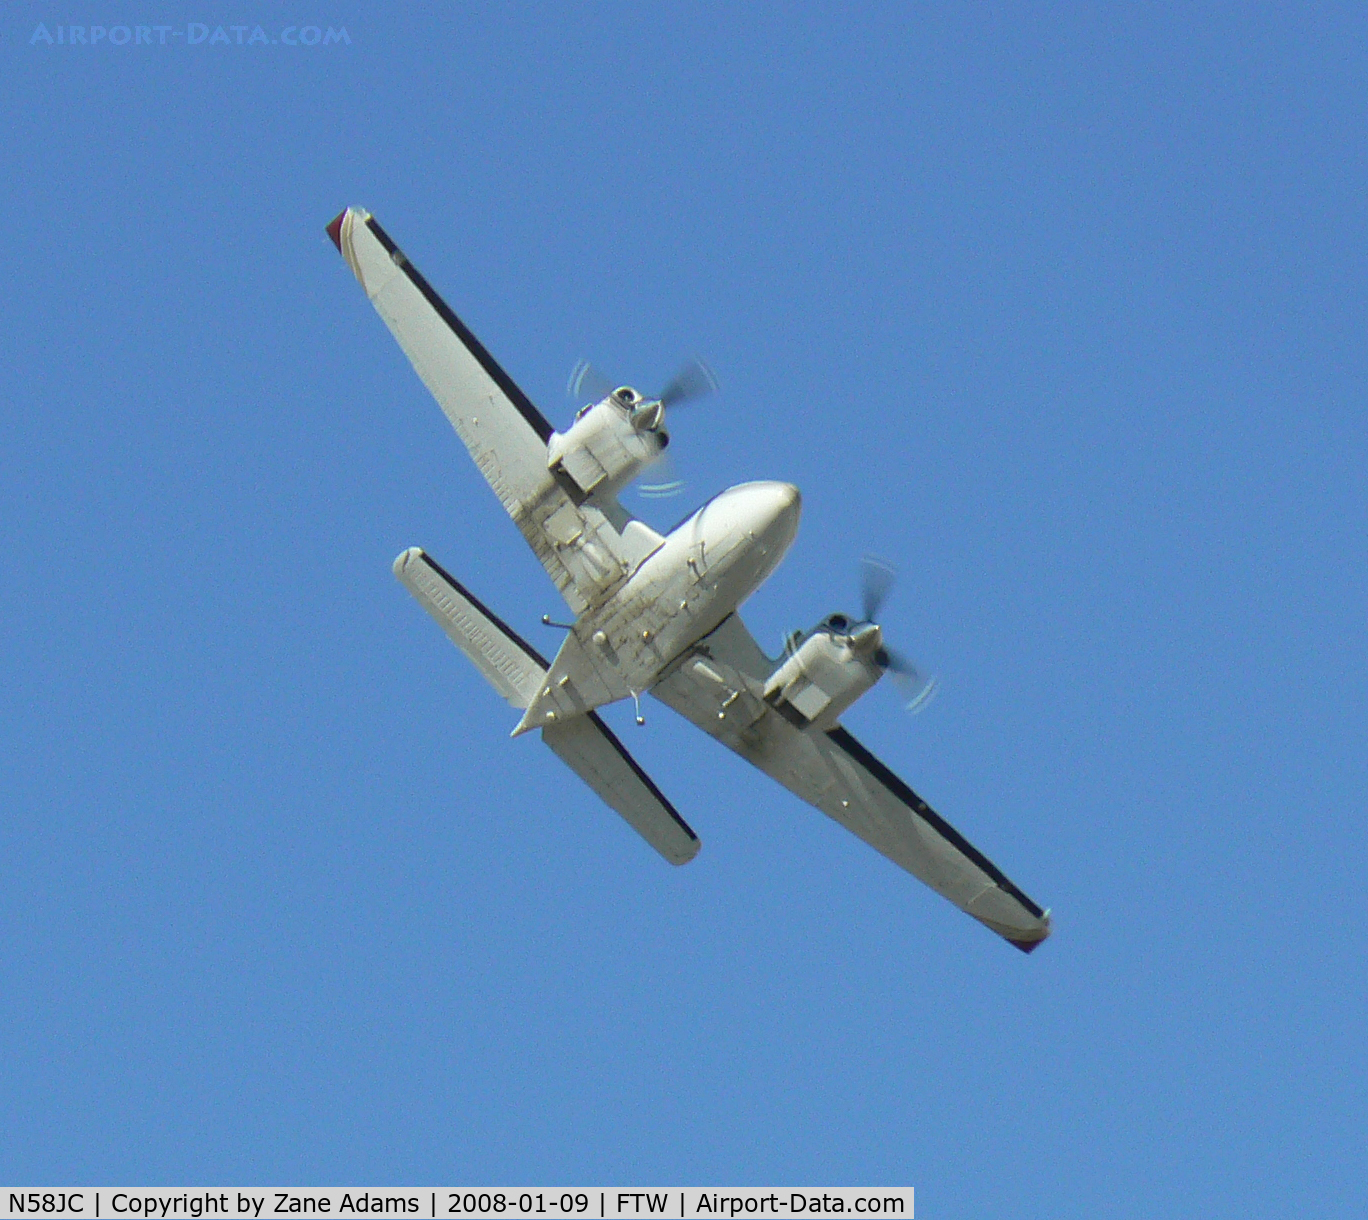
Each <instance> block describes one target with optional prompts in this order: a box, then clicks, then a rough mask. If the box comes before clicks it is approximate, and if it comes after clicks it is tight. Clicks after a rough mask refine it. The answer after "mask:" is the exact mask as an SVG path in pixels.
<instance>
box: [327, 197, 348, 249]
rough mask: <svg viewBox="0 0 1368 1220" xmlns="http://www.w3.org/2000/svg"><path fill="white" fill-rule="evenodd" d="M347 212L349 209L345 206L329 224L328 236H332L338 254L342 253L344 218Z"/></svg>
mask: <svg viewBox="0 0 1368 1220" xmlns="http://www.w3.org/2000/svg"><path fill="white" fill-rule="evenodd" d="M346 214H347V209H346V208H343V209H342V210H341V211H340V212H338V214H337V215H336V216H335V217H333V219H332V222H331V223H330V224H329V225H328V236H329V237H331V238H332V244H333V245H334V246H336V247H337V252H338V254H341V253H342V218H343V217H344V216H346Z"/></svg>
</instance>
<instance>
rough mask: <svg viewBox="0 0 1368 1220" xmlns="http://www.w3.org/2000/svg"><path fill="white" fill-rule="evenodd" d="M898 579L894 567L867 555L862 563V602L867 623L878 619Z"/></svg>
mask: <svg viewBox="0 0 1368 1220" xmlns="http://www.w3.org/2000/svg"><path fill="white" fill-rule="evenodd" d="M897 579H898V574H897V572H895V571H894V570H893V565H892V564H889V563H885V562H884V561H883V560H882V559H876V558H875V557H874V556H873V555H866V556H865V557H864V558H863V559H862V560H861V561H860V600H861V605H862V606H863V608H864V620H865V622H866V623H872V622H875V621H876V620H877V619H878V617H879V611H880V609H881V608H882V607H883V604H884V602H885V601H886V600H887V599H888V595H889V593H890V592H891V591H892V589H893V585H894V584H895V583H896V581H897Z"/></svg>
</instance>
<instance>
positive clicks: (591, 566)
mask: <svg viewBox="0 0 1368 1220" xmlns="http://www.w3.org/2000/svg"><path fill="white" fill-rule="evenodd" d="M327 230H328V235H329V236H330V237H331V238H332V240H333V242H334V244H336V246H337V248H338V250H339V251H340V252H341V253H342V255H343V257H344V258H345V259H346V260H347V263H348V265H349V266H350V267H351V269H352V271H353V272H355V273H356V278H357V279H358V280H360V281H361V286H362V287H363V288H364V289H365V290H366V295H367V296H368V297H369V298H370V300H371V303H372V304H373V305H374V306H375V308H376V310H377V312H378V313H379V314H380V316H381V317H382V318H383V319H384V320H385V324H386V325H387V326H388V327H389V328H390V331H391V332H392V333H393V335H394V337H395V338H396V339H397V340H398V341H399V346H400V347H402V348H403V349H404V353H405V354H406V355H407V356H408V358H409V360H410V361H411V362H412V364H413V367H414V368H415V369H416V370H417V372H418V375H419V376H420V377H421V378H422V379H423V381H424V383H425V384H426V385H427V388H428V389H429V390H430V391H432V394H433V396H434V397H435V398H436V399H437V401H438V403H439V404H440V405H441V407H442V410H443V411H444V412H445V413H446V416H447V418H448V419H449V420H450V421H451V423H452V426H453V427H454V428H455V429H456V433H457V435H458V436H459V437H460V438H461V440H462V441H463V442H465V446H466V448H467V449H468V450H469V451H470V455H471V457H472V458H474V459H475V464H476V466H478V467H479V469H480V472H481V473H482V474H483V475H484V477H485V478H486V479H487V480H488V482H489V485H490V486H491V487H492V488H493V489H494V493H495V495H497V496H498V497H499V499H500V501H502V503H503V506H504V508H505V509H507V511H508V514H509V516H511V517H512V518H513V521H514V524H516V525H517V527H518V529H519V530H520V531H521V532H522V535H523V537H524V538H526V539H527V541H528V544H529V545H530V546H531V547H532V550H533V551H534V552H535V553H536V556H537V558H538V559H539V560H540V561H541V564H542V566H543V567H544V568H545V569H546V571H547V572H548V573H549V574H550V576H551V579H552V580H553V581H554V582H555V584H556V587H557V588H558V589H559V590H560V592H561V594H562V595H563V596H564V598H565V600H566V602H567V603H568V604H569V607H570V610H571V611H572V612H573V614H574V616H575V621H574V623H573V625H571V626H570V627H569V630H568V632H567V634H566V636H565V642H564V643H563V644H562V645H561V648H560V651H559V652H557V653H556V655H555V657H554V659H552V660H551V661H549V662H548V661H546V660H545V659H544V658H543V657H542V656H541V655H540V654H539V653H538V652H537V651H536V650H535V649H534V648H532V647H531V646H530V645H529V644H527V643H526V641H524V640H523V639H521V638H520V637H519V636H518V635H517V634H516V633H515V632H514V631H513V630H511V629H510V628H509V627H508V626H507V624H505V623H504V622H502V621H501V620H500V619H499V618H498V617H497V616H496V615H495V614H494V613H493V612H492V611H490V610H489V609H487V608H486V607H485V606H484V605H483V604H482V603H481V602H480V601H479V600H477V599H476V597H475V596H474V595H473V594H472V593H470V592H469V591H468V590H467V589H465V588H464V587H463V586H462V585H461V584H460V583H459V582H458V581H457V580H455V579H454V578H453V577H452V576H450V575H449V574H448V573H447V572H445V571H444V570H443V569H442V568H441V567H439V566H438V565H437V564H436V563H435V562H434V561H433V560H432V559H431V558H429V556H428V555H426V554H425V553H424V552H423V551H422V550H420V549H418V548H417V547H411V548H410V549H409V550H407V551H405V552H404V553H403V554H402V555H400V556H399V557H398V558H397V559H396V560H395V561H394V573H395V575H396V576H397V577H398V578H399V580H400V581H401V582H402V583H403V585H404V587H405V588H407V589H408V591H409V592H410V593H411V594H413V596H414V597H415V598H416V599H417V600H418V602H419V603H420V604H421V605H422V607H423V608H424V609H425V610H426V611H427V612H428V613H429V614H430V615H432V617H433V618H434V619H436V620H437V622H438V624H439V625H440V626H441V628H442V630H443V631H445V632H446V633H447V635H448V636H449V637H450V638H451V640H452V641H453V643H455V644H456V645H457V647H459V648H460V649H461V651H462V652H464V653H465V654H466V656H468V657H469V658H470V659H471V661H473V662H474V664H475V667H476V668H477V669H478V670H479V671H480V673H481V674H483V675H484V677H485V678H486V679H487V680H488V681H489V683H490V685H491V686H493V687H494V689H495V690H496V691H498V692H499V694H500V695H502V696H503V697H504V698H505V699H506V700H508V702H509V703H510V704H512V706H513V707H514V708H516V709H517V710H518V711H519V712H521V713H522V719H521V720H520V721H519V722H518V724H517V727H516V728H515V729H514V730H513V735H514V736H517V735H518V734H520V733H526V732H529V731H530V730H532V729H538V730H540V732H541V735H542V740H543V741H544V742H546V744H547V745H548V746H550V747H551V749H552V750H553V751H555V753H556V754H558V755H559V756H560V757H561V759H562V760H564V762H565V763H566V764H567V765H568V766H569V767H570V769H571V770H572V771H574V772H575V773H576V774H577V775H578V776H579V777H580V778H581V779H583V780H584V782H585V783H587V784H588V785H589V786H590V787H591V788H592V789H593V790H594V791H595V792H597V793H598V794H599V795H600V796H601V797H602V798H603V799H604V800H605V801H606V802H607V803H608V804H609V805H610V806H611V807H612V808H613V809H615V810H616V811H617V812H618V813H620V814H621V815H622V816H623V817H624V818H625V819H626V820H627V822H628V823H629V824H630V825H631V826H632V827H633V828H634V829H635V830H636V831H637V832H638V833H639V834H640V835H641V837H642V838H644V839H645V840H646V841H647V842H648V843H649V844H650V845H651V846H652V847H654V848H655V849H656V850H657V851H658V852H659V853H660V854H661V855H662V856H664V857H665V859H667V860H668V861H670V862H671V863H672V864H684V863H687V862H688V861H689V860H692V859H693V858H694V856H695V855H697V854H698V848H699V841H698V836H697V835H696V834H694V832H693V831H692V830H691V829H690V828H689V825H688V823H686V822H685V821H684V819H683V818H682V817H680V815H679V813H678V812H677V811H676V810H675V808H674V806H673V805H671V804H670V802H669V801H668V800H666V799H665V797H664V796H663V795H662V794H661V792H660V789H658V788H657V787H656V786H655V784H654V783H652V782H651V779H650V777H649V776H648V775H646V773H645V772H644V771H642V769H641V768H640V767H639V766H638V765H637V763H636V762H635V761H634V760H633V758H632V756H631V755H630V754H628V752H627V750H626V749H625V748H624V747H623V745H622V743H621V742H620V741H619V740H618V738H617V737H616V736H615V735H614V734H613V732H612V731H611V730H610V729H609V728H608V726H607V725H606V724H604V722H603V720H602V719H601V718H600V717H599V715H598V714H597V712H596V711H595V709H596V708H598V707H601V706H603V705H604V704H607V703H612V702H615V701H617V700H620V699H627V698H631V699H632V700H633V702H634V703H636V705H637V719H638V722H640V720H641V712H640V704H639V702H638V700H639V697H640V695H641V694H642V693H644V692H646V691H649V692H650V693H651V694H653V695H655V697H656V698H658V699H660V700H661V701H662V702H663V703H665V704H667V705H668V706H670V707H672V708H674V710H675V711H677V712H679V713H680V714H681V715H682V716H684V717H685V718H686V719H688V720H691V721H693V723H694V724H696V725H697V726H698V727H699V728H701V729H702V730H703V731H704V732H705V733H707V734H708V735H709V736H711V737H714V738H716V739H717V740H718V741H720V742H721V743H722V744H723V745H725V746H727V747H728V748H729V749H731V750H734V751H736V753H738V754H739V755H741V757H742V758H744V759H746V761H747V762H750V763H753V764H754V765H755V766H757V767H759V768H760V770H762V771H764V772H765V773H766V774H767V775H769V776H771V777H772V778H773V779H776V780H778V782H779V783H781V784H782V785H783V786H784V787H786V788H788V789H789V791H791V792H793V793H794V794H795V795H796V796H798V797H799V798H801V799H802V800H804V801H807V802H808V803H809V804H811V805H813V806H815V807H816V808H818V809H820V810H821V811H822V812H823V813H825V814H827V815H828V816H829V817H831V818H834V819H835V820H836V821H837V822H839V823H840V824H841V825H842V826H844V827H845V828H846V829H847V830H850V831H852V832H853V833H854V834H856V835H858V836H859V837H860V838H862V839H863V840H864V841H865V842H866V843H868V844H869V845H870V846H871V847H873V848H874V849H875V850H876V851H879V852H882V853H883V854H884V855H885V856H887V857H888V858H889V859H890V860H892V861H893V862H894V863H895V864H898V865H900V866H901V867H903V868H904V869H906V870H907V871H908V872H909V873H911V874H912V875H913V876H915V877H918V878H920V879H921V880H922V881H924V882H926V884H927V885H929V886H930V887H931V888H932V889H933V890H935V891H936V892H937V893H938V894H941V895H943V896H944V897H946V898H948V899H949V900H950V901H951V902H953V903H954V904H955V905H956V906H958V907H960V908H961V909H962V910H964V911H967V912H968V913H969V914H970V915H972V916H973V917H974V918H975V919H977V920H979V921H980V922H981V923H984V924H986V925H987V926H988V927H989V928H991V929H992V930H993V931H994V932H997V933H998V934H999V935H1000V936H1003V937H1005V938H1006V939H1007V940H1009V941H1010V942H1011V943H1012V944H1014V945H1016V947H1017V948H1019V949H1021V950H1023V951H1024V952H1026V953H1029V952H1031V950H1033V949H1034V948H1035V947H1036V946H1037V945H1038V944H1040V942H1041V941H1043V940H1044V939H1045V938H1046V937H1047V936H1049V934H1050V915H1049V912H1048V911H1044V910H1042V909H1041V908H1040V907H1038V906H1037V905H1036V904H1035V903H1034V902H1032V901H1031V900H1030V899H1029V898H1028V897H1026V895H1025V894H1024V893H1022V891H1021V890H1020V889H1018V888H1017V887H1016V886H1015V885H1013V884H1012V882H1011V881H1009V880H1008V879H1007V877H1006V876H1005V875H1004V874H1003V873H1002V871H1001V870H1000V869H998V868H997V866H996V865H994V864H993V863H992V861H990V860H989V859H988V858H987V857H986V856H984V855H983V853H982V852H980V851H979V850H978V849H977V848H975V847H974V846H973V845H972V844H971V843H969V842H968V840H966V839H965V838H964V836H963V835H961V834H960V833H959V832H958V831H957V830H955V828H954V827H952V826H951V825H949V823H947V822H946V821H945V820H944V819H943V818H941V817H940V815H939V814H937V813H936V812H935V811H934V810H932V809H931V808H930V806H928V805H927V803H926V802H925V801H923V800H922V799H921V797H919V796H918V795H917V794H916V793H915V792H913V791H912V789H911V788H909V787H908V786H907V785H906V784H905V783H903V781H902V780H900V779H899V778H898V777H897V776H896V775H894V774H893V772H892V771H890V770H889V769H888V767H886V766H885V765H884V764H883V763H881V762H880V761H879V760H878V759H877V758H875V757H874V755H872V754H871V753H870V752H869V751H868V750H867V749H865V748H864V746H862V745H861V744H860V743H859V742H858V741H856V740H855V738H854V737H852V736H851V735H850V733H849V732H847V731H846V729H844V728H843V727H842V726H841V724H840V721H839V717H840V715H841V713H842V712H843V711H845V709H846V708H848V707H849V706H850V705H851V704H852V703H853V702H854V701H855V700H856V699H857V698H859V696H860V695H862V694H863V693H864V692H865V691H867V690H868V689H869V688H870V687H872V686H873V685H874V684H875V683H876V682H877V681H879V679H880V678H881V677H882V676H883V673H884V672H885V670H887V669H890V668H892V669H896V668H897V663H896V655H895V654H892V653H890V652H889V650H888V649H887V648H886V647H885V646H884V644H883V642H882V633H881V631H880V629H879V627H878V625H877V624H875V623H874V622H873V621H870V620H872V619H873V618H874V616H875V614H876V613H877V603H878V600H879V598H878V597H877V596H874V597H868V596H867V598H866V613H865V618H864V620H862V621H859V622H853V621H851V620H850V619H848V618H847V617H846V616H844V615H831V616H829V617H828V618H826V619H825V620H823V622H822V623H821V624H819V625H818V626H817V627H816V628H815V629H814V630H813V631H811V632H808V633H806V634H805V635H803V636H795V637H791V639H790V642H789V647H788V648H787V649H786V655H785V656H783V657H781V658H780V659H779V660H777V661H776V660H771V659H770V658H769V657H767V656H766V655H765V654H764V653H763V652H762V651H761V649H760V647H759V645H758V644H756V642H755V640H754V639H753V638H752V636H751V634H750V632H749V631H747V630H746V627H745V625H744V624H743V623H742V622H741V619H740V617H739V616H738V614H737V607H738V606H740V605H741V603H742V602H744V601H745V600H746V598H747V597H749V596H750V595H751V594H752V593H753V592H755V590H756V589H757V588H758V587H759V586H760V584H761V583H762V582H763V581H764V580H765V578H766V577H767V576H769V574H770V573H771V572H773V571H774V569H775V566H776V565H777V564H778V563H779V560H780V559H781V558H783V555H784V553H785V551H787V550H788V548H789V546H790V544H791V543H792V542H793V538H794V534H795V533H796V532H797V529H798V513H799V504H800V497H799V494H798V489H797V488H796V487H793V486H792V485H790V484H788V483H773V482H759V483H743V484H741V485H740V486H738V487H733V488H730V489H729V490H727V491H724V492H722V493H721V494H720V495H718V496H714V497H713V498H712V499H711V500H709V501H708V502H707V503H706V504H705V505H703V507H702V508H700V509H699V510H698V511H697V512H696V513H694V514H693V515H692V516H691V517H689V518H688V519H687V520H686V521H684V523H683V524H681V525H680V526H678V527H677V528H676V529H674V530H673V531H672V532H671V533H670V534H668V535H667V536H664V537H662V536H661V535H660V534H658V533H656V532H655V530H653V529H651V528H650V527H649V526H648V525H646V524H645V523H644V522H642V521H638V520H636V519H635V518H633V517H632V516H631V515H630V514H629V513H628V512H627V511H626V510H625V509H624V508H623V507H622V505H621V504H620V503H619V502H618V500H617V493H618V492H619V491H621V490H622V489H623V488H624V487H626V486H627V485H628V484H629V483H631V482H632V480H633V479H635V478H636V477H637V476H638V475H639V474H640V473H641V472H642V471H643V470H644V469H645V468H646V467H647V466H648V465H650V464H651V463H652V462H653V461H654V460H655V459H656V458H657V457H658V456H659V455H660V452H661V451H662V450H663V449H664V447H665V445H666V444H667V443H668V439H669V438H668V436H667V434H666V433H665V431H664V422H665V413H666V410H667V408H668V406H669V404H670V401H671V393H670V390H669V389H667V390H666V391H665V392H663V393H662V394H661V395H660V396H659V397H657V398H653V399H652V398H646V397H643V396H642V395H640V394H638V393H637V392H636V391H635V390H633V389H631V388H629V387H626V386H624V387H622V388H620V389H617V390H614V391H612V392H611V393H609V394H607V395H606V396H604V397H603V398H602V399H601V400H600V401H598V402H596V403H594V404H592V405H590V406H588V407H586V408H585V409H584V410H582V411H581V412H580V413H579V414H578V415H577V416H576V418H575V421H574V423H573V424H572V425H571V427H570V428H569V430H568V431H566V432H564V433H560V432H557V431H555V429H553V428H552V426H551V424H550V423H548V422H547V420H546V418H545V417H544V416H543V415H542V414H541V412H540V411H538V410H537V408H536V407H535V406H533V404H532V402H531V401H530V400H529V399H528V397H527V395H526V394H524V393H523V392H522V391H521V390H520V389H519V388H518V387H517V386H516V385H515V384H514V383H513V380H512V378H510V377H509V375H508V374H507V373H506V372H505V371H504V370H503V369H502V368H500V367H499V365H498V364H497V363H496V362H495V361H494V359H493V357H492V356H490V354H489V353H488V352H487V351H486V350H485V348H484V347H483V346H482V345H481V343H480V342H479V340H478V339H476V338H475V336H474V335H473V334H471V333H470V331H469V330H468V329H467V328H466V326H465V324H464V323H462V322H461V320H460V319H459V318H458V317H457V316H456V315H455V314H454V313H452V311H451V310H450V309H449V308H448V307H447V305H446V304H445V302H443V300H442V299H441V298H440V297H439V296H438V295H437V293H436V292H435V291H434V290H433V289H432V286H431V285H430V284H429V283H428V282H427V280H425V279H424V278H423V276H422V275H420V274H419V272H418V270H417V268H415V267H414V266H413V264H412V263H410V262H409V260H408V259H407V258H406V257H404V255H403V253H402V252H401V251H400V250H399V249H398V247H396V246H395V244H394V242H393V241H391V240H390V238H389V236H388V234H386V233H385V231H384V229H382V228H381V227H380V225H379V224H378V223H377V222H376V220H375V219H374V217H372V216H370V215H369V214H368V213H366V212H364V211H361V210H360V209H358V208H349V209H347V210H346V211H345V212H343V213H342V214H341V215H340V216H338V217H337V218H336V219H335V220H334V221H333V222H332V223H331V224H330V225H328V226H327ZM684 388H687V387H684Z"/></svg>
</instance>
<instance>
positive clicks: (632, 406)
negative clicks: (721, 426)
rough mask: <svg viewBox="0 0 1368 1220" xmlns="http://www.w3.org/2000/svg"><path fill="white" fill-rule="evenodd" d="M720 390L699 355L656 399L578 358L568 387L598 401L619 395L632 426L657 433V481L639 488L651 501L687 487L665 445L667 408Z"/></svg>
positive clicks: (577, 394)
mask: <svg viewBox="0 0 1368 1220" xmlns="http://www.w3.org/2000/svg"><path fill="white" fill-rule="evenodd" d="M716 389H717V375H716V374H715V373H714V372H713V371H712V369H710V368H709V367H708V366H707V365H706V364H704V363H703V361H702V360H700V359H699V358H698V357H697V356H694V357H692V358H691V359H689V360H688V361H686V362H685V364H684V366H683V367H682V368H681V369H680V370H679V372H677V373H676V374H675V375H674V376H673V377H671V378H670V380H669V381H667V382H666V383H665V388H664V389H663V390H661V391H660V393H659V394H658V395H657V396H656V397H655V398H645V397H642V396H641V395H640V394H638V393H637V391H636V390H634V389H632V388H631V387H630V386H615V385H614V384H613V382H612V381H610V380H609V379H608V377H606V376H605V375H604V374H603V373H601V372H600V371H599V370H598V369H597V368H595V367H594V366H593V365H592V364H590V363H589V361H588V360H581V361H579V362H578V363H577V364H576V365H575V367H574V368H573V369H571V370H570V379H569V381H568V382H566V386H565V390H566V393H568V394H569V395H570V396H571V397H572V398H578V399H583V398H586V397H587V398H589V399H590V401H592V402H599V401H601V400H603V399H604V398H608V397H612V396H616V397H617V398H618V400H619V401H620V402H622V403H623V404H624V405H625V406H627V409H628V412H629V417H630V419H631V421H632V427H633V428H635V429H636V430H637V431H638V432H655V433H658V434H659V436H660V439H661V446H660V448H661V451H662V452H661V456H660V457H659V458H657V459H656V461H655V462H654V463H652V466H653V468H654V469H655V471H656V478H655V481H654V482H651V483H642V484H640V485H639V486H638V487H637V491H638V492H639V493H640V494H641V495H643V496H645V497H647V498H648V499H652V500H662V499H668V498H669V497H671V496H677V495H678V494H679V493H680V491H682V490H683V488H684V480H683V479H681V478H679V477H678V475H677V473H676V472H675V469H674V463H673V462H672V461H671V460H670V457H669V455H668V454H666V453H664V449H665V446H666V445H668V444H669V443H670V434H669V433H668V432H666V431H665V409H666V408H667V407H669V408H674V407H679V406H683V405H684V404H685V403H686V402H691V401H693V400H695V399H699V398H702V397H704V396H705V395H707V394H711V393H712V392H713V391H714V390H716Z"/></svg>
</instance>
